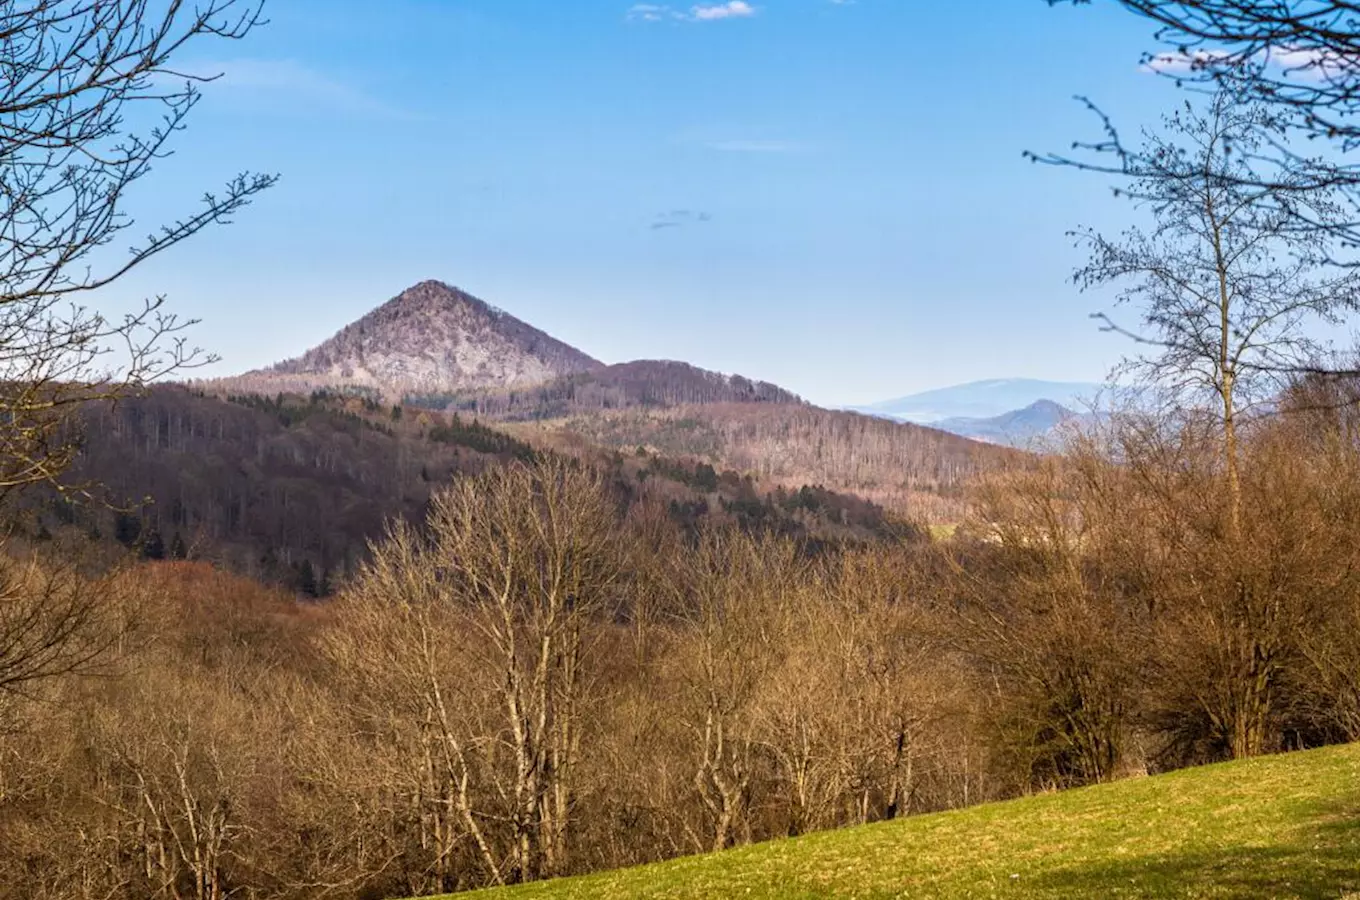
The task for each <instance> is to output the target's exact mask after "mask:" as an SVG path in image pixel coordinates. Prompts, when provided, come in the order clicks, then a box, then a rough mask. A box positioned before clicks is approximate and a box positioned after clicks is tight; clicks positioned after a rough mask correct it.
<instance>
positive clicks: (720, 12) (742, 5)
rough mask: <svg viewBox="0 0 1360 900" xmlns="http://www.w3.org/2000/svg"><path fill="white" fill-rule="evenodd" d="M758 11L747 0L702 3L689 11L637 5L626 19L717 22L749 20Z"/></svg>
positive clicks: (658, 5)
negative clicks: (723, 20)
mask: <svg viewBox="0 0 1360 900" xmlns="http://www.w3.org/2000/svg"><path fill="white" fill-rule="evenodd" d="M756 11H757V10H756V7H754V6H752V5H751V4H750V3H747V2H746V0H729V2H727V3H700V4H697V5H695V6H691V7H690V8H689V10H688V11H683V10H678V9H676V8H675V7H673V6H663V5H661V4H659V3H635V4H633V5H632V6H631V7H629V8H628V12H627V13H626V14H625V16H624V18H625V19H627V20H628V21H629V22H666V21H674V22H716V21H719V20H722V19H749V18H750V17H752V16H754V15H755V14H756Z"/></svg>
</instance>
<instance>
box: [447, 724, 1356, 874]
mask: <svg viewBox="0 0 1360 900" xmlns="http://www.w3.org/2000/svg"><path fill="white" fill-rule="evenodd" d="M1352 892H1360V745H1356V746H1350V747H1338V748H1329V749H1325V750H1317V751H1310V752H1306V753H1297V754H1290V755H1284V756H1277V757H1270V758H1265V759H1258V760H1251V761H1248V762H1241V763H1228V764H1223V765H1217V766H1208V767H1205V768H1201V769H1188V770H1184V771H1181V772H1175V773H1172V774H1169V775H1162V776H1158V777H1155V778H1140V779H1133V780H1128V781H1123V782H1119V783H1117V784H1112V785H1105V786H1100V787H1093V788H1085V789H1082V790H1075V791H1067V792H1063V793H1056V794H1047V795H1042V796H1037V797H1030V798H1026V799H1023V800H1016V801H1012V802H1008V803H997V804H992V805H988V806H980V807H974V808H972V809H966V810H959V811H956V812H948V813H941V814H936V815H928V816H920V817H916V818H909V819H904V820H899V821H896V822H886V823H881V824H877V825H870V826H867V827H863V828H853V829H846V830H841V831H834V832H825V833H821V834H814V835H808V836H805V837H800V838H796V839H792V840H784V841H775V842H772V843H767V844H760V845H756V846H751V847H744V848H741V849H738V850H732V851H728V852H726V853H717V854H710V855H707V856H698V857H690V858H685V859H677V860H672V861H670V862H665V863H659V864H656V865H649V866H641V867H638V868H635V869H625V870H621V871H617V872H605V873H601V874H597V875H590V876H585V877H581V878H570V879H563V880H559V881H549V882H539V883H537V884H531V885H525V886H522V887H517V888H510V889H504V890H492V891H482V892H477V893H474V894H466V895H462V896H463V897H475V898H483V900H531V898H541V900H585V898H591V900H596V898H600V900H609V898H620V900H621V898H663V897H664V898H699V897H704V898H707V897H738V898H781V900H798V898H819V897H837V898H840V897H844V898H860V900H867V898H887V897H901V898H929V897H940V898H964V897H977V898H992V897H997V898H1010V897H1014V898H1040V897H1042V898H1059V897H1232V898H1269V897H1310V898H1313V897H1315V898H1331V900H1338V898H1344V897H1354V898H1356V900H1360V893H1355V894H1352Z"/></svg>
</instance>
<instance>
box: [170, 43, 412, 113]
mask: <svg viewBox="0 0 1360 900" xmlns="http://www.w3.org/2000/svg"><path fill="white" fill-rule="evenodd" d="M176 71H177V72H178V73H179V74H181V75H185V76H187V77H190V78H212V79H215V80H214V81H213V82H212V83H211V86H210V87H209V88H208V90H232V91H250V92H258V93H268V94H270V95H274V96H278V95H286V96H287V98H288V100H289V102H290V103H293V104H296V103H298V102H302V103H305V104H306V105H308V106H310V107H312V108H316V107H323V108H326V109H328V110H332V111H340V112H346V113H350V114H354V115H367V116H375V117H381V118H399V119H411V118H416V116H415V115H414V114H413V113H411V112H409V111H407V110H403V109H400V108H398V107H395V106H392V105H389V104H387V103H385V102H383V101H382V100H380V99H378V98H376V97H373V96H371V95H370V94H367V93H365V92H364V91H362V90H359V89H358V88H355V87H352V86H350V85H347V84H345V83H344V82H342V81H339V80H337V79H335V78H332V77H331V76H329V75H326V74H325V73H323V72H320V71H318V70H316V69H313V68H311V67H309V66H307V65H305V64H303V63H301V62H298V61H297V60H293V59H255V58H238V59H224V60H201V61H198V62H193V63H189V64H187V65H181V66H178V67H177V69H176Z"/></svg>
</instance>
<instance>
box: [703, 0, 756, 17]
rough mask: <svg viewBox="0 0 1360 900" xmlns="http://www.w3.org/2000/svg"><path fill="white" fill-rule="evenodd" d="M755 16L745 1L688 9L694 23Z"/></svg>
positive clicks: (753, 9)
mask: <svg viewBox="0 0 1360 900" xmlns="http://www.w3.org/2000/svg"><path fill="white" fill-rule="evenodd" d="M755 14H756V8H755V7H754V6H752V5H751V4H749V3H747V2H745V0H729V2H727V3H718V4H715V5H711V6H704V5H700V6H695V7H692V8H691V9H690V16H692V17H693V18H694V20H695V21H696V22H711V21H714V20H716V19H744V18H749V17H751V16H754V15H755Z"/></svg>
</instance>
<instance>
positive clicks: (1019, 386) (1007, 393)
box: [853, 378, 1102, 426]
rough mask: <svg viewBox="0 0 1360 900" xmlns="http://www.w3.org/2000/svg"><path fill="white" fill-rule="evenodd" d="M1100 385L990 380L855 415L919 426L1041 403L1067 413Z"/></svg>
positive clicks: (988, 415) (927, 393)
mask: <svg viewBox="0 0 1360 900" xmlns="http://www.w3.org/2000/svg"><path fill="white" fill-rule="evenodd" d="M1101 390H1102V385H1100V384H1096V383H1094V382H1083V381H1041V380H1039V379H1034V378H993V379H988V380H986V381H974V382H969V383H968V384H958V385H952V386H950V387H944V388H937V389H935V390H930V391H922V392H921V393H918V394H909V395H908V396H905V397H898V398H897V399H895V400H886V401H883V402H881V403H873V404H870V405H868V406H858V407H853V409H855V410H856V411H857V412H863V413H867V414H869V415H876V416H887V417H888V418H893V419H898V420H899V421H904V422H915V423H917V424H920V425H937V426H938V423H941V422H943V421H945V420H949V419H988V418H993V417H996V416H1001V415H1005V414H1006V413H1010V412H1014V411H1017V410H1022V409H1025V408H1026V407H1029V406H1031V405H1032V404H1034V403H1037V402H1039V401H1041V400H1047V401H1049V402H1052V403H1055V404H1057V405H1059V406H1062V407H1065V408H1067V409H1069V410H1071V409H1082V408H1084V401H1087V400H1090V399H1092V398H1094V397H1095V396H1096V395H1097V394H1099V393H1100V391H1101Z"/></svg>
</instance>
